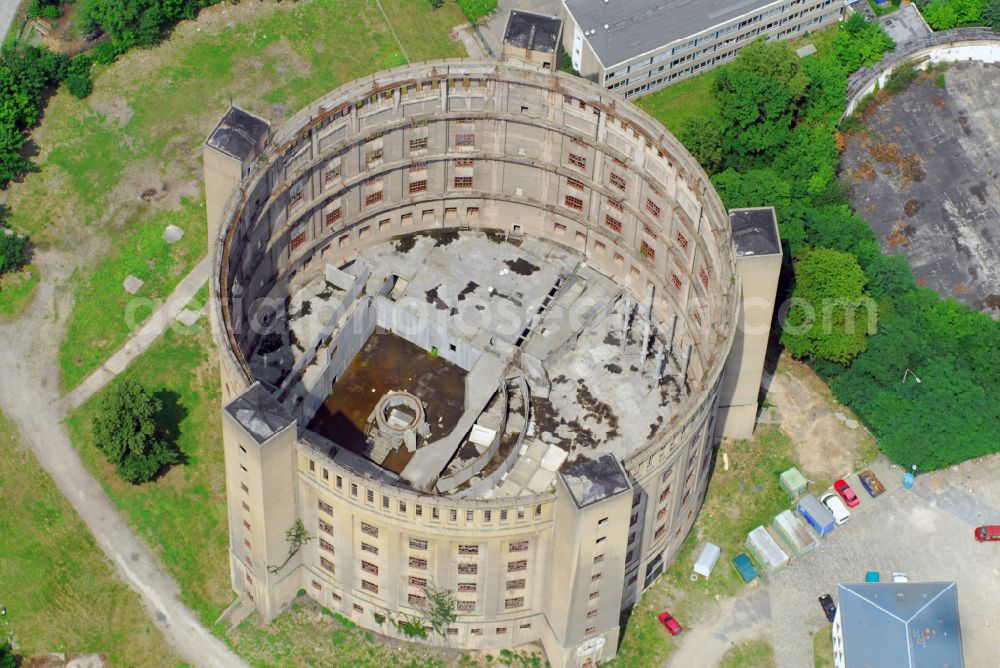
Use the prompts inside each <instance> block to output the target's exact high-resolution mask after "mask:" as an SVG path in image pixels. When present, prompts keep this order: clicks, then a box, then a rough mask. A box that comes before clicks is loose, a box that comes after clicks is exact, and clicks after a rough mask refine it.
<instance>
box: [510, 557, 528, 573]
mask: <svg viewBox="0 0 1000 668" xmlns="http://www.w3.org/2000/svg"><path fill="white" fill-rule="evenodd" d="M527 568H528V561H527V559H520V560H518V561H511V562H508V564H507V572H508V573H514V572H516V571H523V570H525V569H527Z"/></svg>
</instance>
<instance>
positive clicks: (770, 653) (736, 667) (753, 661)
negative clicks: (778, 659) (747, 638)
mask: <svg viewBox="0 0 1000 668" xmlns="http://www.w3.org/2000/svg"><path fill="white" fill-rule="evenodd" d="M719 668H774V648H773V647H771V643H769V642H766V641H764V640H754V641H753V642H745V643H740V644H739V645H736V646H735V647H733V648H732V649H730V650H729V651H728V652H726V655H725V656H724V657H722V664H721V665H720V666H719Z"/></svg>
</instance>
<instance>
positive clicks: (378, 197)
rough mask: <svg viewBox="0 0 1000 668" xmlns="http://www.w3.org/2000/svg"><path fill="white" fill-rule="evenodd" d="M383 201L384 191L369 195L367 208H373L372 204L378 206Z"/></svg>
mask: <svg viewBox="0 0 1000 668" xmlns="http://www.w3.org/2000/svg"><path fill="white" fill-rule="evenodd" d="M381 201H382V191H381V190H379V191H378V192H373V193H368V194H367V195H365V206H371V205H372V204H378V203H379V202H381Z"/></svg>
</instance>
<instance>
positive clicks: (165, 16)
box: [81, 0, 220, 54]
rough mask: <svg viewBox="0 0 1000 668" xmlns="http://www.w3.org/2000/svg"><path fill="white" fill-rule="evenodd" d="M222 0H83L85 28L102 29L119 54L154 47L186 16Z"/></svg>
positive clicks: (191, 16)
mask: <svg viewBox="0 0 1000 668" xmlns="http://www.w3.org/2000/svg"><path fill="white" fill-rule="evenodd" d="M219 1H220V0H82V6H81V12H82V15H83V19H84V26H85V28H88V29H92V28H98V29H100V30H102V31H104V32H105V33H107V35H108V37H110V38H111V42H110V43H111V45H112V47H113V48H114V51H115V52H116V53H119V54H121V53H125V52H126V51H128V50H129V49H131V48H132V47H134V46H140V47H142V46H152V45H153V44H156V43H157V42H158V41H160V39H161V38H162V37H163V36H164V35H165V34H166V33H167V32H168V31H169V30H170V28H172V27H173V26H174V25H175V24H176V23H178V22H179V21H182V20H184V19H193V18H194V17H195V15H196V14H197V13H198V10H199V9H201V8H202V7H207V6H208V5H214V4H216V3H218V2H219Z"/></svg>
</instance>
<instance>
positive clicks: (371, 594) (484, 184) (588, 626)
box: [206, 61, 759, 666]
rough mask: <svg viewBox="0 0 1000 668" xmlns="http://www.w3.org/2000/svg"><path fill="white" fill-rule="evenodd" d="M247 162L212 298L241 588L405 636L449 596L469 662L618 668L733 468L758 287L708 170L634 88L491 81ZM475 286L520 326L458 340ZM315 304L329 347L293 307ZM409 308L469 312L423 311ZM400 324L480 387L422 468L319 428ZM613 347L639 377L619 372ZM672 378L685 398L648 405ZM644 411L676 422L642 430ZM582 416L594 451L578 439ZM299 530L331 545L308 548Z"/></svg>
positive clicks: (336, 116) (405, 76)
mask: <svg viewBox="0 0 1000 668" xmlns="http://www.w3.org/2000/svg"><path fill="white" fill-rule="evenodd" d="M209 141H210V142H211V138H210V140H209ZM246 164H248V165H249V166H250V170H249V173H248V174H246V175H245V176H244V177H243V178H242V179H241V181H240V182H239V184H238V186H237V187H236V189H235V191H234V192H232V193H229V194H227V193H211V194H210V195H209V197H210V198H221V199H222V200H224V201H228V205H227V208H226V211H225V213H224V214H223V216H222V218H221V220H220V221H219V224H218V235H217V237H216V238H215V239H214V240H213V249H214V251H213V252H214V265H213V277H212V280H211V282H210V287H211V290H212V295H213V300H212V303H213V310H212V316H213V319H214V321H215V325H216V326H215V327H214V330H215V334H216V337H217V342H218V344H219V350H220V357H221V370H222V383H223V400H224V403H225V408H224V411H223V414H224V420H223V426H224V431H223V434H224V448H225V459H226V482H227V490H228V498H229V518H230V545H231V552H230V567H231V573H232V585H233V588H234V589H235V590H236V591H237V592H240V593H241V594H242V595H245V596H247V597H252V600H253V603H254V605H256V607H257V609H258V610H259V611H260V612H261V614H262V616H264V617H265V618H266V619H271V618H273V617H274V616H275V615H277V614H279V613H280V612H281V610H283V609H284V608H285V607H286V606H287V605H288V604H289V602H290V600H291V599H292V598H293V597H294V596H295V593H296V591H297V590H299V589H300V588H301V589H305V590H306V591H307V592H308V594H309V595H310V596H311V597H313V598H314V599H315V600H316V601H318V602H319V603H320V604H321V605H323V606H325V607H327V608H329V609H331V610H335V611H338V612H340V613H342V614H344V615H346V616H348V617H350V618H351V619H353V620H354V621H355V622H356V623H358V624H359V625H361V626H364V627H366V628H370V629H373V630H376V631H379V632H381V633H385V634H389V635H394V636H399V637H403V636H402V634H401V633H400V632H399V631H397V630H396V628H395V627H394V626H393V625H392V623H391V619H392V618H396V619H399V618H400V616H411V617H413V618H420V616H421V615H422V611H423V606H424V604H425V603H426V601H425V598H424V596H425V587H427V586H429V585H436V586H440V587H445V588H447V589H450V590H451V591H453V592H455V596H456V599H457V612H458V615H459V616H458V620H457V621H456V622H455V623H454V624H453V625H452V626H450V627H449V628H448V629H447V635H446V639H447V642H448V643H449V644H450V645H451V646H453V647H460V648H468V649H493V648H501V647H509V646H514V645H519V644H524V643H540V644H541V645H542V646H544V648H545V650H546V653H547V655H548V658H549V660H550V661H551V663H552V665H554V666H592V665H596V663H597V662H600V661H604V660H607V659H609V658H612V657H613V656H614V654H615V651H616V646H617V642H618V634H619V621H620V615H621V613H622V611H623V610H626V611H627V610H628V609H629V608H630V607H631V606H632V605H633V603H634V602H635V601H636V599H637V597H638V595H639V594H640V593H641V592H642V591H643V590H644V589H645V588H646V587H648V586H649V585H650V584H652V582H653V581H654V580H655V578H656V577H657V576H658V575H659V574H660V573H661V572H662V570H663V569H664V567H665V566H666V565H668V564H669V563H670V561H671V560H672V559H673V557H674V555H675V554H676V552H677V550H678V549H679V548H680V546H681V545H682V543H683V541H684V538H685V537H686V535H687V533H688V532H689V531H690V529H691V526H692V525H693V522H694V519H695V516H696V513H697V511H698V508H699V507H700V505H701V503H702V500H703V499H704V495H705V491H706V488H707V484H708V480H709V476H710V473H711V464H712V461H713V453H714V450H713V443H714V438H713V436H714V434H715V432H716V428H717V425H716V413H717V405H718V400H719V393H720V388H721V385H722V382H723V369H724V366H725V364H726V360H727V359H728V358H729V354H730V349H731V348H732V346H733V340H734V338H735V337H736V336H737V323H738V319H739V317H740V316H739V308H740V306H739V304H740V295H741V289H742V286H741V277H740V274H739V273H738V272H737V255H736V248H735V244H734V240H733V232H732V228H731V226H730V221H729V216H728V215H727V212H726V211H725V209H724V208H723V207H722V204H721V202H720V201H719V199H718V196H717V195H716V194H715V192H714V191H713V189H712V187H711V184H710V182H709V179H708V177H707V176H706V175H705V173H704V172H703V171H702V170H701V168H700V167H699V166H698V165H697V163H696V162H695V161H694V160H693V158H691V156H690V155H689V154H688V153H687V152H686V151H685V150H684V149H683V147H681V145H680V144H679V143H678V142H677V141H676V140H675V139H674V138H673V137H672V136H670V134H669V133H668V132H667V131H666V130H665V129H664V128H663V127H662V126H660V125H659V124H658V123H656V122H655V121H654V120H652V119H651V118H649V117H648V116H647V115H645V114H644V113H643V112H641V111H639V110H638V109H636V108H634V107H633V106H631V105H629V104H626V103H623V102H622V100H621V99H620V98H619V97H617V96H615V95H611V94H608V93H607V92H606V91H604V90H602V89H601V88H600V87H598V86H596V85H594V84H591V83H589V82H587V81H584V80H581V79H579V78H576V77H570V76H568V75H564V74H550V73H546V72H541V71H537V70H527V69H517V68H512V67H507V66H504V65H498V64H497V63H496V62H494V61H489V62H485V61H484V62H478V61H437V62H428V63H421V64H417V65H410V66H406V67H402V68H397V69H394V70H388V71H385V72H381V73H379V74H376V75H374V76H372V77H367V78H365V79H362V80H358V81H356V82H353V83H351V84H348V85H346V86H344V87H342V88H340V89H338V90H336V91H334V92H332V93H330V94H329V95H328V96H326V97H324V98H321V99H320V100H317V101H316V102H314V103H313V104H312V105H310V106H309V107H308V108H307V109H304V110H303V111H301V112H300V113H299V114H297V115H296V116H295V117H293V118H292V119H291V120H290V121H288V122H287V123H286V124H285V125H284V126H282V127H281V128H279V129H278V130H277V132H276V133H275V134H274V135H273V136H272V137H271V138H270V140H269V144H268V146H267V148H266V149H264V150H263V153H260V154H259V155H255V156H253V157H252V158H250V159H249V160H247V161H246ZM214 183H216V184H219V183H221V182H220V181H215V182H214ZM209 185H210V184H208V183H207V184H206V187H207V188H208V187H209ZM209 223H210V227H211V224H212V221H211V220H210V221H209ZM415 233H420V235H422V236H413V235H414V234H415ZM435 239H436V240H437V241H436V242H435ZM428 267H433V268H434V270H433V271H431V270H429V269H428ZM525 267H531V268H530V269H527V270H526V269H525ZM508 268H510V269H508ZM511 270H513V271H511ZM435 271H437V272H440V280H438V279H437V278H436V277H435V276H434V275H433V274H434V272H435ZM477 272H478V273H477ZM480 274H482V275H483V277H482V278H480ZM522 274H525V275H526V274H531V276H530V278H528V279H524V278H522ZM489 276H492V278H488V277H489ZM470 277H471V278H478V279H479V285H483V286H486V285H490V287H489V290H488V291H487V290H485V287H484V292H486V293H488V296H487V297H484V299H485V301H484V302H483V304H485V307H484V308H486V309H487V312H488V311H489V308H490V304H491V303H493V304H495V305H499V302H500V301H503V302H504V303H506V304H513V305H514V306H509V308H513V309H514V315H515V316H516V317H515V318H514V320H513V323H514V324H513V325H512V326H511V327H510V328H509V329H510V331H506V330H504V328H503V327H492V328H491V327H487V326H480V327H477V328H467V329H464V330H463V329H462V328H461V327H459V325H461V323H458V322H454V318H455V316H454V313H456V312H458V305H459V304H460V302H461V304H466V303H467V302H468V301H471V299H472V297H471V296H470V297H469V299H467V300H466V301H462V300H463V299H465V294H464V291H463V294H461V295H460V296H458V298H457V300H455V299H453V298H452V297H449V296H448V294H446V293H447V292H448V291H447V290H444V289H443V288H442V286H445V287H447V286H450V285H452V284H454V285H462V284H463V283H464V282H465V281H466V280H467V279H468V278H470ZM449 281H450V282H449ZM455 281H460V282H458V283H455ZM487 281H490V282H489V283H488V282H487ZM469 282H470V284H471V283H472V281H471V280H469ZM317 284H318V285H319V286H320V288H322V290H321V294H319V293H313V292H309V294H310V295H312V296H311V297H310V304H311V307H310V309H311V311H312V312H313V313H314V314H315V313H317V312H319V311H322V316H321V317H320V318H319V322H317V323H316V325H315V326H314V327H312V328H307V327H304V326H303V325H302V321H301V320H296V318H297V317H298V315H297V314H296V313H298V314H301V312H302V309H301V308H300V309H299V311H297V312H294V309H295V308H298V307H294V306H290V305H294V304H297V303H299V302H300V301H301V296H300V295H301V294H302V292H303V290H307V289H309V286H311V285H317ZM549 286H552V287H551V289H550V287H549ZM439 288H442V289H441V290H439ZM449 290H450V288H449ZM514 290H518V292H516V294H513V293H514ZM410 294H415V295H417V296H419V297H420V298H419V299H417V300H416V301H423V302H424V305H425V306H426V305H427V304H428V303H430V302H434V301H438V302H442V304H443V306H438V307H437V309H438V311H436V312H435V313H434V314H432V315H434V318H432V317H430V316H421V315H419V313H418V314H417V315H413V314H412V313H411V312H409V311H406V310H405V309H404V306H403V305H404V304H405V303H407V297H408V296H409V295H410ZM425 294H426V299H424V295H425ZM512 295H513V296H514V297H517V299H513V298H512ZM449 300H450V301H449ZM498 300H499V301H498ZM445 302H447V303H445ZM521 302H523V304H521ZM453 306H454V308H452V307H453ZM449 308H450V309H451V310H449ZM462 308H465V307H464V306H463V307H462ZM432 310H434V308H433V307H432ZM575 310H576V311H579V312H580V313H581V314H582V315H581V317H580V318H579V322H576V321H574V320H573V319H572V318H569V319H567V318H563V317H562V316H561V315H553V314H560V313H564V312H565V313H572V312H574V311H575ZM449 313H451V314H452V316H449V315H448V314H449ZM615 317H620V319H621V323H620V324H619V321H618V320H615V319H614V318H615ZM435 318H436V319H435ZM289 330H293V331H294V332H295V337H294V339H295V341H297V344H296V343H295V342H294V341H293V342H292V344H291V345H290V344H289V336H288V332H289ZM383 330H384V331H387V332H390V333H392V334H393V335H394V336H398V337H401V338H403V339H406V340H407V341H408V342H409V343H411V344H413V345H416V346H417V347H418V348H422V349H423V350H425V351H428V352H431V353H433V355H435V356H438V355H440V356H442V357H446V358H447V359H448V361H449V363H451V364H455V365H456V366H457V367H458V368H459V369H460V370H461V371H462V373H464V374H466V376H465V378H466V379H465V392H464V408H463V410H464V412H463V413H462V415H461V416H460V417H459V418H458V420H457V425H458V426H457V427H455V429H454V431H453V432H452V433H451V434H446V435H443V436H441V435H438V434H435V435H434V436H433V437H431V438H428V439H427V441H426V442H421V445H420V446H419V447H417V449H416V452H415V453H414V454H413V455H412V458H411V459H409V463H407V464H406V465H405V467H402V468H401V469H398V470H397V471H396V472H394V471H392V470H389V469H388V468H386V467H385V466H381V465H379V463H378V461H375V460H373V459H372V457H373V455H372V454H371V453H370V452H368V451H366V452H365V453H363V454H359V453H357V452H354V451H351V450H350V449H349V448H347V447H344V446H343V444H342V443H339V442H338V437H337V436H336V434H334V435H333V436H334V437H333V438H327V437H324V436H323V435H320V434H319V433H316V432H314V431H313V430H311V429H310V428H309V424H310V420H311V419H312V417H313V414H314V413H315V412H316V410H317V407H318V405H319V404H321V403H322V401H323V399H324V397H326V396H327V395H329V394H330V391H331V388H336V387H338V386H337V382H338V381H337V379H338V378H339V377H340V376H341V374H342V373H343V372H344V370H345V369H346V368H347V366H348V364H349V363H350V362H351V360H352V359H353V358H354V357H355V355H356V354H357V353H358V351H359V350H360V349H361V347H362V346H363V345H364V343H365V341H366V340H368V339H369V338H370V337H371V336H372V334H373V332H376V331H383ZM307 332H308V333H307ZM619 335H621V336H619ZM269 337H270V338H269ZM269 342H271V343H269ZM609 342H610V343H609ZM272 343H273V345H272ZM262 350H264V351H266V352H265V353H264V354H261V351H262ZM595 350H597V351H603V352H604V353H608V352H609V351H611V352H613V351H614V350H618V351H619V353H617V354H619V355H621V359H622V360H624V359H626V358H628V359H630V360H633V361H630V362H623V364H622V366H628V365H631V367H633V368H632V370H628V369H622V368H619V369H618V370H617V371H604V369H603V367H596V363H595V362H594V361H593V360H594V358H593V355H594V354H596V353H594V352H593V351H595ZM611 359H612V362H613V361H614V358H611ZM612 366H613V364H608V368H609V369H610V368H611V367H612ZM615 373H617V374H620V376H618V377H616V376H613V375H612V376H608V374H615ZM757 374H758V378H759V370H758V371H757ZM567 377H569V378H570V379H572V378H574V377H575V378H576V380H575V383H576V384H577V385H579V387H580V388H581V389H580V390H576V391H575V394H574V393H573V392H570V393H569V394H567V391H566V388H567V387H571V388H572V387H573V385H572V384H568V383H567V381H566V378H567ZM605 377H608V378H611V379H612V380H611V381H610V382H609V381H608V380H607V378H605ZM601 378H605V380H604V381H603V382H602V381H601ZM587 383H590V385H591V386H593V387H595V388H596V389H595V392H597V393H600V392H607V396H597V397H594V398H590V397H589V395H588V394H587V392H584V390H586V389H587V388H588V385H587ZM668 386H669V387H674V388H676V391H675V392H673V393H672V394H671V395H670V396H671V399H670V401H667V402H663V403H664V405H663V406H661V405H660V403H661V402H660V401H659V400H658V399H657V397H658V396H659V395H658V394H651V388H659V389H660V391H662V392H665V391H666V390H665V389H664V388H667V387H668ZM621 388H624V391H625V394H624V395H623V396H621V397H618V398H615V397H614V396H612V394H614V392H616V391H619V390H620V389H621ZM393 389H401V388H393ZM581 392H583V394H581ZM629 392H636V394H635V395H634V396H632V395H629V394H628V393H629ZM640 393H645V395H649V396H650V397H652V398H651V399H644V398H643V396H642V395H641V394H640ZM580 397H583V398H582V399H581V398H580ZM418 398H419V399H421V400H424V401H426V400H428V399H432V398H433V397H430V396H429V395H425V396H418ZM643 401H649V402H651V403H650V404H649V405H650V406H651V407H652V409H651V411H650V414H649V415H648V416H647V419H648V420H649V421H650V422H651V423H652V424H651V426H650V427H649V428H647V427H646V426H645V425H643V424H639V425H638V426H636V425H633V424H631V422H635V420H633V419H629V418H628V417H627V416H628V415H630V414H629V413H628V412H627V411H628V410H629V409H633V410H634V406H628V405H626V404H635V405H645V404H643V403H642V402H643ZM588 402H589V403H590V404H593V406H592V410H591V409H588V410H587V411H584V412H583V413H573V411H574V410H579V409H575V408H574V407H575V406H576V405H577V404H580V403H588ZM547 412H548V413H549V414H550V415H549V416H548V417H547ZM754 412H755V411H754ZM560 415H562V416H563V417H561V418H560ZM490 416H495V417H496V420H494V421H493V422H488V421H487V418H489V417H490ZM553 416H554V417H553ZM619 416H621V419H620V420H619ZM433 418H434V416H433V415H431V416H429V418H428V420H429V422H430V423H431V425H434V424H436V423H435V422H434V419H433ZM654 418H655V419H654ZM491 419H492V418H491ZM616 420H618V421H621V422H626V423H627V424H621V425H619V429H611V428H610V427H609V426H608V425H609V423H610V422H613V421H616ZM578 422H584V423H586V425H590V427H588V428H589V429H591V430H592V431H590V432H586V433H584V432H581V431H579V429H578V431H576V432H571V431H567V430H571V429H573V428H577V427H572V424H575V423H578ZM486 424H492V425H494V427H495V430H494V431H496V433H497V437H496V439H495V440H494V441H492V442H488V441H484V443H486V445H484V446H483V450H481V451H480V453H481V454H478V455H476V456H472V457H469V458H468V462H467V463H465V460H462V459H461V457H464V455H458V454H452V453H454V452H456V451H455V450H454V448H456V447H458V446H459V444H460V443H465V444H468V443H469V441H468V439H467V432H468V433H471V431H469V430H471V429H472V428H473V427H481V428H483V427H482V425H486ZM634 429H638V430H639V431H635V432H634V433H635V434H638V436H635V437H633V436H630V434H632V433H633V431H632V430H634ZM486 431H487V433H488V432H489V430H486ZM587 433H596V434H602V435H603V436H600V437H599V438H596V440H594V439H592V441H593V442H587V439H586V438H585V435H586V434H587ZM434 439H436V440H434ZM463 447H464V446H463ZM449 448H450V449H449ZM440 452H443V453H444V454H440ZM457 452H462V449H459V450H458V451H457ZM386 461H388V460H386ZM484 463H485V467H484V466H483V465H484ZM465 466H468V467H470V468H468V469H466V468H463V467H465ZM442 467H445V468H442ZM524 470H526V471H527V474H525V475H524V476H521V473H520V472H521V471H524ZM469 471H471V473H469ZM298 520H301V522H302V523H303V525H304V527H305V529H306V530H307V531H308V532H309V533H310V534H311V536H312V537H313V539H312V540H309V541H308V542H306V543H305V544H304V545H303V546H302V547H301V549H299V550H297V551H290V546H289V542H288V541H287V539H286V532H288V531H289V530H290V529H291V528H293V526H294V525H295V523H296V521H298ZM441 640H442V639H440V638H438V639H435V638H434V637H433V634H431V635H430V636H429V637H428V639H427V641H428V642H437V641H441Z"/></svg>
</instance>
